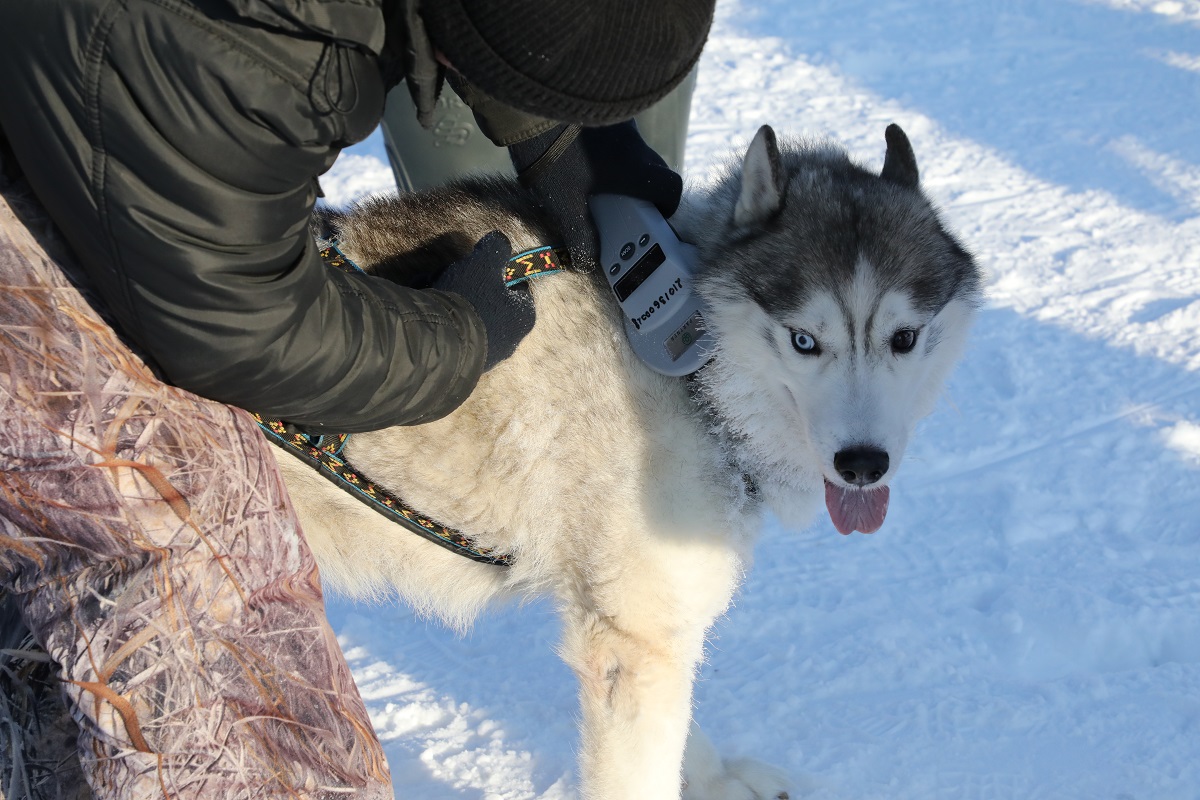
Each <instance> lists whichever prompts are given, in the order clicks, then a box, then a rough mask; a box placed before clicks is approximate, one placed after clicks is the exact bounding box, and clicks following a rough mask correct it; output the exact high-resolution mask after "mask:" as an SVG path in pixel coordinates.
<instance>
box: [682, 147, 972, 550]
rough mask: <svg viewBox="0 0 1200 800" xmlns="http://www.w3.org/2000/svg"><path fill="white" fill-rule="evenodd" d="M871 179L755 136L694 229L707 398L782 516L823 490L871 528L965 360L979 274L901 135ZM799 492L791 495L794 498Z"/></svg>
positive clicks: (839, 156)
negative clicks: (710, 354) (925, 420)
mask: <svg viewBox="0 0 1200 800" xmlns="http://www.w3.org/2000/svg"><path fill="white" fill-rule="evenodd" d="M886 139H887V155H886V157H885V159H884V165H883V169H882V171H881V172H880V173H878V174H876V173H873V172H870V171H868V170H866V169H864V168H862V167H860V166H858V165H855V164H853V163H852V162H851V161H850V160H849V158H848V157H847V156H846V154H845V153H844V152H843V151H842V150H840V149H837V148H835V147H832V146H829V145H819V146H817V145H810V144H802V143H796V144H792V143H785V146H784V147H783V148H780V147H779V146H777V143H776V137H775V134H774V132H773V131H772V130H771V129H770V128H769V127H765V126H764V127H763V128H762V129H760V130H759V132H758V134H757V135H756V136H755V138H754V141H753V142H752V143H751V144H750V148H749V150H748V152H747V153H746V156H745V158H744V160H743V161H742V163H741V165H740V169H739V168H734V169H732V170H731V172H730V174H729V176H728V177H727V178H726V179H725V180H724V181H723V182H722V183H721V184H719V185H718V187H717V188H716V189H715V190H714V193H713V197H712V198H711V200H712V201H713V202H712V203H711V204H710V205H709V208H710V209H712V210H711V211H709V212H708V213H710V214H716V215H718V216H720V217H722V218H721V219H708V220H706V221H705V222H704V223H703V224H702V225H699V226H697V230H696V231H695V232H693V234H694V235H695V237H696V238H697V239H699V242H698V243H699V244H700V246H701V253H702V260H703V263H704V267H703V273H702V276H701V280H700V283H699V286H700V289H699V290H700V292H701V293H702V295H703V296H704V297H705V300H706V301H707V303H708V305H709V313H708V316H707V324H708V326H709V328H710V330H711V331H712V332H713V334H714V338H715V341H716V346H715V355H714V358H713V360H712V362H711V363H710V365H709V366H708V368H706V369H705V370H703V371H702V372H701V374H700V381H701V386H702V391H703V393H704V395H705V397H706V399H707V401H708V402H709V403H710V404H711V405H712V407H713V408H714V411H715V413H716V415H717V417H718V418H719V419H720V420H721V424H722V425H723V426H725V428H726V430H727V431H728V433H729V434H731V435H730V440H731V441H732V442H733V443H734V447H735V449H736V450H737V459H738V461H739V462H740V463H741V464H742V465H743V467H744V468H745V469H747V471H748V472H750V473H751V474H752V475H755V476H756V477H757V478H758V479H759V481H760V484H762V485H763V486H764V489H765V496H766V499H767V500H768V502H770V503H771V504H772V505H773V506H775V507H776V510H777V511H778V512H779V513H780V514H781V515H782V516H784V517H785V518H788V517H794V516H795V515H794V514H790V513H788V508H789V507H796V506H797V505H798V506H800V507H804V506H805V505H807V506H808V507H809V508H811V505H812V504H811V502H808V503H805V500H804V498H805V497H806V498H808V499H809V500H810V501H811V499H812V498H813V497H815V496H820V493H822V492H823V494H824V498H825V502H826V506H827V508H828V510H829V514H830V517H831V518H832V520H833V522H834V524H835V525H836V527H837V528H838V529H839V530H840V531H842V532H843V533H849V532H850V531H852V530H856V529H857V530H861V531H864V532H870V531H874V530H876V529H878V528H879V526H880V525H881V524H882V523H883V518H884V514H885V513H886V510H887V500H888V488H887V486H888V483H889V481H890V480H891V478H892V476H893V475H895V473H896V470H897V468H898V466H899V464H900V461H901V458H902V456H903V455H904V451H905V448H906V446H907V444H908V438H909V436H910V434H911V433H912V430H913V428H914V427H915V425H916V423H917V421H918V420H919V419H920V418H921V417H923V416H925V415H926V414H928V413H929V412H930V411H931V410H932V409H933V406H934V403H935V401H936V399H937V396H938V394H939V392H940V390H941V387H942V384H943V381H944V380H945V378H946V376H947V374H948V373H949V371H950V369H951V368H952V366H953V365H954V363H955V362H956V361H957V359H958V357H959V355H960V354H961V351H962V348H963V345H964V343H965V340H966V336H967V330H968V327H969V324H970V321H971V318H972V316H973V312H974V310H975V307H976V305H977V303H978V297H979V291H980V275H979V271H978V269H977V267H976V265H975V263H974V261H973V259H972V258H971V256H970V254H968V253H967V251H966V250H965V249H964V248H963V247H962V245H960V244H959V243H958V241H957V240H956V239H955V238H954V237H953V236H952V235H951V234H950V233H949V232H948V231H947V230H946V228H945V227H944V226H943V225H942V223H941V221H940V220H939V218H938V215H937V212H936V211H935V210H934V208H933V207H932V205H931V204H930V202H929V200H928V199H927V198H926V197H925V195H924V194H923V193H922V192H921V189H920V187H919V185H918V171H917V164H916V158H915V157H914V155H913V151H912V147H911V145H910V144H909V141H908V138H907V136H905V134H904V132H903V131H902V130H901V129H900V128H899V127H897V126H895V125H892V126H890V127H889V128H888V129H887V133H886ZM791 495H798V496H791Z"/></svg>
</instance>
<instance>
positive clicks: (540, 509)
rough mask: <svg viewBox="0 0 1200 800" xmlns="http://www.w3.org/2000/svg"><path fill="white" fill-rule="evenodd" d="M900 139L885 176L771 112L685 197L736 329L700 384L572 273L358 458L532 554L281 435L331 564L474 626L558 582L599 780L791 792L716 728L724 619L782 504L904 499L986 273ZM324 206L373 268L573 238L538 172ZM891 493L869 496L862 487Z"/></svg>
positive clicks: (597, 783)
mask: <svg viewBox="0 0 1200 800" xmlns="http://www.w3.org/2000/svg"><path fill="white" fill-rule="evenodd" d="M887 143H888V148H887V155H886V158H885V161H884V167H883V170H882V172H881V173H880V174H875V173H872V172H869V171H867V170H866V169H864V168H862V167H860V166H858V165H855V164H853V163H852V162H851V161H850V160H849V159H848V157H847V156H846V154H845V153H844V152H843V151H842V150H840V149H838V148H836V147H834V146H831V145H812V144H805V143H799V142H784V146H783V147H782V148H779V147H777V145H776V139H775V135H774V133H773V132H772V131H771V129H770V128H768V127H765V126H764V127H763V128H762V129H760V131H759V132H758V134H757V135H756V137H755V138H754V140H753V142H752V143H751V145H750V147H749V150H748V152H747V153H746V155H745V158H744V160H743V161H742V162H741V163H740V164H731V166H730V168H729V169H728V171H727V174H726V175H725V177H724V178H723V179H722V180H720V181H719V182H717V183H716V184H715V185H714V186H713V187H712V188H711V189H710V190H708V191H706V192H704V193H702V194H699V195H696V196H691V195H689V196H688V197H686V198H685V200H684V203H683V205H682V206H681V208H680V211H679V212H678V213H677V214H676V215H675V217H674V218H673V220H672V223H673V224H674V225H675V226H676V228H677V230H678V231H679V233H680V235H681V237H682V238H684V239H685V240H688V241H691V242H694V243H695V244H696V245H697V246H698V247H699V252H700V260H701V262H702V268H701V273H700V275H699V277H698V287H699V291H700V292H701V293H702V295H703V297H704V298H705V300H706V302H707V304H708V306H709V309H710V311H709V315H708V318H707V323H708V325H709V328H710V330H712V332H713V334H714V336H715V342H716V344H715V349H714V352H713V354H712V360H711V362H710V363H709V364H708V366H707V367H705V368H704V369H703V370H702V371H701V372H700V373H699V374H698V375H697V376H695V377H694V378H693V379H692V380H690V381H689V380H681V379H671V378H666V377H663V376H661V375H658V374H656V373H654V372H651V371H650V370H649V369H647V368H646V367H644V366H643V365H642V363H641V362H639V361H638V360H637V358H636V357H635V356H634V355H633V353H632V351H631V350H630V348H629V346H628V345H627V343H626V338H625V332H624V329H623V327H622V317H621V314H620V310H619V308H618V306H617V304H616V303H615V302H614V301H613V299H612V297H611V295H610V293H609V289H608V287H607V284H606V283H605V280H604V277H603V276H602V275H599V274H596V273H593V274H579V273H566V274H560V275H556V276H553V277H547V278H543V279H538V280H536V281H534V282H533V284H532V292H533V296H534V300H535V302H536V306H537V324H536V326H535V327H534V329H533V331H532V333H530V334H529V336H528V337H527V338H526V339H525V340H524V341H523V342H522V344H521V345H520V347H519V348H518V349H517V351H516V353H515V354H514V355H513V356H512V357H511V358H509V359H508V360H507V361H505V362H502V363H501V364H500V365H499V366H497V367H496V368H495V369H493V370H492V371H490V372H489V373H487V374H486V375H484V376H483V378H482V379H481V381H480V382H479V385H478V387H477V388H476V389H475V391H474V392H473V394H472V395H471V396H470V398H469V399H468V400H467V401H466V403H465V404H464V405H463V406H462V407H461V408H459V409H458V410H456V411H455V412H454V413H452V414H450V415H449V416H448V417H446V418H444V419H441V420H437V421H435V422H431V423H427V424H423V425H417V426H412V427H396V428H390V429H387V430H382V431H378V432H374V433H367V434H356V435H354V436H352V437H351V438H350V440H349V443H348V445H347V448H346V451H345V455H346V457H347V458H348V459H349V460H350V461H351V462H352V463H353V464H354V465H355V466H356V467H357V468H358V469H360V470H361V471H362V472H364V473H365V474H367V475H368V476H370V477H371V478H373V479H374V480H376V481H377V482H379V483H380V484H382V485H384V486H386V487H388V488H389V489H391V490H393V491H395V492H396V493H397V494H399V495H400V496H402V497H403V498H405V499H406V500H407V501H408V502H409V503H411V504H412V505H413V506H414V507H415V508H417V509H419V510H421V511H422V512H423V513H425V514H428V515H430V516H431V517H433V518H434V519H437V520H438V521H440V522H442V523H444V524H446V525H449V526H450V527H453V528H456V529H459V530H461V531H463V532H465V533H467V534H469V535H470V536H471V537H473V538H474V539H475V541H476V542H477V543H478V544H479V545H481V546H483V547H487V548H491V549H493V550H495V551H498V552H502V553H509V554H511V555H512V556H513V557H514V559H515V562H514V565H513V566H511V567H507V568H501V567H492V566H487V565H483V564H478V563H473V562H470V561H468V560H466V559H464V558H461V557H459V556H457V555H454V554H452V553H450V552H448V551H446V550H444V549H442V548H440V547H438V546H436V545H433V544H430V543H428V542H425V541H423V540H421V539H419V538H418V537H416V536H412V535H407V534H405V533H403V532H400V531H398V530H397V529H396V528H395V527H394V526H393V525H392V524H391V523H389V522H388V521H386V520H385V519H384V518H383V517H381V516H379V515H377V514H376V513H375V512H373V511H371V510H370V509H368V508H366V507H365V506H364V505H362V504H361V503H359V502H358V501H356V500H355V499H353V498H351V497H349V496H348V495H345V494H343V493H342V492H340V491H339V490H338V489H336V488H334V487H333V486H332V485H331V484H329V483H327V482H326V481H324V480H323V479H322V478H320V477H319V476H317V475H316V474H315V473H314V472H313V471H311V470H310V469H309V468H308V467H306V466H303V465H302V464H300V463H299V462H298V461H295V460H293V459H292V458H291V457H290V456H287V455H282V454H281V455H280V466H281V468H282V470H283V472H284V476H285V479H286V481H287V484H288V486H289V488H290V490H291V496H292V499H293V501H294V502H295V504H296V506H297V508H298V510H299V512H300V515H301V520H302V523H303V525H304V530H305V532H306V535H307V538H308V541H309V542H310V543H311V545H312V547H313V549H314V551H315V552H316V555H317V558H318V561H319V563H320V566H321V570H322V575H323V576H324V578H325V579H326V580H327V581H328V582H330V584H331V585H333V586H335V587H339V588H341V589H343V590H345V591H346V592H348V593H350V594H351V595H356V596H367V595H376V596H379V595H387V594H390V593H392V592H393V591H394V592H397V593H398V594H399V595H400V596H402V597H404V598H405V599H406V600H408V601H409V602H410V603H412V604H413V605H414V606H415V607H416V608H417V609H418V610H419V611H421V612H424V613H427V614H430V615H433V616H437V617H441V618H442V619H443V620H445V621H446V622H448V623H449V624H451V625H454V626H457V627H465V626H467V625H468V624H470V621H471V620H472V619H473V618H474V617H475V615H476V614H477V613H478V612H479V611H480V610H481V609H482V608H483V607H484V606H485V605H486V604H487V603H489V602H491V601H494V600H496V599H499V598H507V597H530V596H534V595H548V596H550V597H552V598H554V600H555V602H556V603H557V607H558V610H559V613H560V614H561V617H562V643H561V645H560V653H561V656H562V657H563V658H564V659H565V660H566V662H567V663H568V664H569V665H570V667H571V668H572V669H573V670H574V672H575V674H576V675H577V676H578V679H579V683H580V698H581V704H582V719H581V726H582V730H581V741H580V745H579V746H580V782H581V791H580V794H581V796H582V797H583V798H585V799H586V800H656V798H677V797H680V793H681V791H682V793H683V796H684V797H686V798H712V799H714V800H715V799H718V798H719V799H720V800H728V799H731V798H775V797H781V796H785V791H786V789H787V786H786V781H785V778H784V777H783V776H782V775H781V773H779V772H778V771H777V770H775V769H773V768H771V767H767V766H765V765H762V764H759V763H757V762H753V761H745V760H743V761H736V762H731V761H723V760H722V759H721V758H720V757H719V756H718V755H717V754H716V753H715V751H714V750H713V748H712V746H711V744H710V743H709V742H708V740H707V739H706V738H705V737H704V736H703V734H701V733H700V731H699V730H698V729H697V728H696V727H695V726H694V725H691V724H690V720H691V702H692V681H693V677H694V675H695V672H696V669H697V665H698V664H699V663H700V661H701V658H702V657H703V645H704V638H705V633H706V631H708V629H709V627H710V626H711V624H712V623H713V621H714V619H715V618H716V617H717V616H718V615H720V614H721V613H722V612H723V611H724V610H725V609H726V608H727V607H728V605H729V602H730V599H731V597H732V595H733V592H734V590H735V588H736V587H737V585H738V583H739V581H740V580H741V578H742V576H743V575H744V573H745V571H746V570H747V569H748V566H749V563H750V555H751V548H752V545H753V543H754V540H755V537H756V535H757V533H758V531H759V529H760V527H761V513H762V511H763V510H764V508H770V509H772V510H773V511H775V512H776V513H777V514H778V515H779V516H780V517H781V518H783V519H784V520H785V521H787V522H788V523H789V524H791V525H795V526H799V525H805V524H807V523H809V522H810V521H811V519H812V517H813V515H814V513H815V511H816V509H817V508H818V507H819V505H820V502H821V500H822V497H824V498H825V500H826V501H827V503H828V504H829V506H830V514H831V515H832V516H833V517H834V521H835V522H837V523H840V524H839V527H843V525H847V526H854V525H858V526H859V527H860V529H864V527H866V526H868V525H869V526H872V529H873V527H877V524H876V523H878V522H881V521H882V513H883V511H884V510H886V502H885V501H886V489H880V488H879V487H884V486H886V485H887V483H888V482H889V481H890V479H891V477H892V476H893V474H894V473H895V471H896V468H897V466H898V465H899V463H900V460H901V456H902V455H903V452H904V449H905V445H906V443H907V439H908V436H909V434H910V432H911V431H912V429H913V427H914V425H915V424H916V422H917V420H918V419H920V418H921V417H922V416H924V415H925V414H927V413H928V412H929V411H930V410H931V409H932V407H933V404H934V401H935V399H936V397H937V395H938V393H939V392H940V390H941V386H942V383H943V380H944V378H945V376H946V375H947V373H948V372H949V371H950V369H951V367H952V366H953V364H954V363H955V361H956V360H957V358H958V356H959V354H960V352H961V350H962V348H963V345H964V341H965V339H966V334H967V330H968V326H969V323H970V320H971V317H972V315H973V311H974V308H975V306H976V305H977V296H978V293H979V285H980V277H979V273H978V271H977V269H976V266H975V264H974V262H973V260H972V258H971V257H970V255H969V254H968V253H967V252H966V251H965V250H964V249H963V247H961V246H960V245H959V244H958V243H957V242H956V241H955V239H954V238H953V236H952V235H951V234H949V233H948V232H947V231H946V229H945V228H944V226H943V225H942V224H941V222H940V221H939V219H938V216H937V213H936V212H935V210H934V209H933V208H932V206H931V205H930V203H929V201H928V200H927V199H926V197H925V196H924V195H923V193H922V192H921V190H920V188H919V187H918V180H917V166H916V161H915V158H914V157H913V153H912V149H911V147H910V146H909V142H908V139H907V138H906V137H905V135H904V133H903V132H902V131H901V130H900V129H899V128H898V127H896V126H891V127H889V129H888V131H887ZM324 223H325V224H327V225H332V226H333V227H334V228H335V229H336V232H337V236H338V238H339V240H340V242H341V247H342V249H343V250H344V252H345V253H346V254H347V255H348V256H349V257H350V258H352V259H353V260H355V261H356V262H357V263H358V264H359V265H360V266H362V267H364V268H366V269H367V270H368V271H371V270H375V271H378V272H379V273H380V274H385V275H388V276H389V277H392V278H393V279H398V280H401V281H405V280H408V281H410V282H412V281H413V280H418V281H419V280H420V278H415V279H414V278H413V275H419V274H421V268H420V267H419V266H417V267H415V268H414V272H413V273H411V274H409V275H400V274H397V273H396V268H395V265H396V264H408V265H410V266H411V265H413V264H414V263H417V262H421V261H422V259H427V260H428V263H429V264H431V265H433V264H445V263H448V262H449V260H451V259H452V258H454V257H458V256H461V255H463V254H465V253H466V252H468V251H469V249H470V247H471V245H472V244H473V243H474V242H475V241H477V240H478V239H479V238H480V237H482V236H483V235H485V234H486V233H488V232H489V231H492V230H496V229H499V230H502V231H504V232H505V233H506V234H507V235H508V237H509V238H510V239H511V241H512V243H513V246H514V250H516V251H520V250H522V249H526V248H530V247H535V246H538V245H541V244H546V243H553V242H554V236H553V232H552V231H549V230H547V229H546V228H545V225H544V223H542V222H541V220H540V218H539V216H538V214H537V213H536V211H535V210H534V208H533V206H532V205H531V204H530V203H529V201H528V199H527V198H526V197H525V196H524V195H523V194H522V192H521V191H520V190H519V189H518V188H517V187H516V186H515V185H512V184H508V183H504V182H500V181H488V180H474V181H468V182H464V183H462V184H460V185H458V186H456V187H451V188H447V189H444V190H438V191H434V192H431V193H426V194H421V195H413V196H402V197H390V198H386V199H373V200H369V201H366V202H364V203H361V204H359V205H356V206H354V207H352V208H351V209H350V210H349V211H348V212H346V213H333V214H328V215H326V217H325V219H324ZM906 332H907V333H906ZM910 333H911V334H912V335H913V336H914V337H915V344H913V346H909V345H910ZM847 453H849V454H851V455H850V456H847V455H846V454H847ZM864 454H866V455H865V456H864ZM880 454H882V456H881V455H880ZM864 458H865V459H866V462H867V463H866V466H864V464H863V459H864ZM871 484H874V486H873V487H872V489H867V488H865V487H866V486H867V485H871ZM748 487H757V490H756V491H755V490H754V489H753V488H749V489H748ZM872 491H874V492H876V494H874V495H872V494H871V492H872ZM879 492H883V493H884V494H882V495H880V494H878V493H879ZM867 497H875V498H877V499H876V500H865V501H863V504H862V505H864V506H865V507H866V508H867V511H866V512H862V511H861V509H860V510H859V511H854V509H853V508H852V509H851V510H850V511H846V510H845V509H840V508H838V507H836V506H837V505H838V503H846V502H849V504H850V506H854V504H855V503H856V502H858V500H859V499H861V498H867ZM879 497H882V498H883V501H879V500H878V498H879ZM564 713H567V712H565V711H564ZM689 730H690V734H689ZM685 745H686V751H687V753H686V758H685Z"/></svg>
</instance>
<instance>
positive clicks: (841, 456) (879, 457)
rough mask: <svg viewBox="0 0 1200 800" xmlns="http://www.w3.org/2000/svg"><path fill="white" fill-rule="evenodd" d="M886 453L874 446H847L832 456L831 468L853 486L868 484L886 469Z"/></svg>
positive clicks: (875, 480) (882, 474)
mask: <svg viewBox="0 0 1200 800" xmlns="http://www.w3.org/2000/svg"><path fill="white" fill-rule="evenodd" d="M888 463H889V462H888V454H887V453H885V452H884V451H883V450H878V449H876V448H874V447H848V448H846V449H845V450H841V451H839V452H838V453H837V455H835V456H834V457H833V468H834V469H836V470H837V474H838V475H841V476H842V480H844V481H845V482H846V483H849V484H853V485H854V486H870V485H871V484H872V483H875V482H877V481H878V480H879V479H880V478H882V477H883V476H884V474H885V473H886V472H887V471H888Z"/></svg>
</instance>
